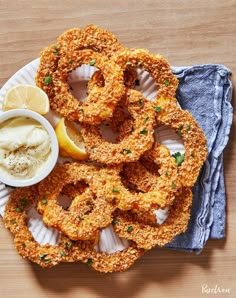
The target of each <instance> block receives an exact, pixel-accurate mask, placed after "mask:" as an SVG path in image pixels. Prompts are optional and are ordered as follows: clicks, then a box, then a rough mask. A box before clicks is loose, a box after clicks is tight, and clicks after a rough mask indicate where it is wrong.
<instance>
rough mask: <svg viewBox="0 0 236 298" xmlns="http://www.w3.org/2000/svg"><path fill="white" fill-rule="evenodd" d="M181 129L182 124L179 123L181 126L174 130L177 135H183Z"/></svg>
mask: <svg viewBox="0 0 236 298" xmlns="http://www.w3.org/2000/svg"><path fill="white" fill-rule="evenodd" d="M182 129H183V125H181V126H180V127H179V128H178V130H177V131H176V133H177V135H179V136H180V137H182V136H183V133H182Z"/></svg>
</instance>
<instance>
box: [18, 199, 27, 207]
mask: <svg viewBox="0 0 236 298" xmlns="http://www.w3.org/2000/svg"><path fill="white" fill-rule="evenodd" d="M20 202H21V205H23V206H26V205H27V203H28V200H27V199H26V198H23V199H21V200H20Z"/></svg>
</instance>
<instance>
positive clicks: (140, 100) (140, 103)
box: [138, 98, 143, 106]
mask: <svg viewBox="0 0 236 298" xmlns="http://www.w3.org/2000/svg"><path fill="white" fill-rule="evenodd" d="M138 103H139V105H140V106H142V105H143V100H142V98H139V100H138Z"/></svg>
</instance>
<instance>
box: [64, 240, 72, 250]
mask: <svg viewBox="0 0 236 298" xmlns="http://www.w3.org/2000/svg"><path fill="white" fill-rule="evenodd" d="M72 246H73V243H72V242H67V243H66V248H67V249H68V250H70V249H71V247H72Z"/></svg>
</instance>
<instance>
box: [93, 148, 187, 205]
mask: <svg viewBox="0 0 236 298" xmlns="http://www.w3.org/2000/svg"><path fill="white" fill-rule="evenodd" d="M155 162H157V163H159V164H160V170H159V173H160V176H159V177H158V179H157V180H156V183H155V184H154V185H153V186H152V187H151V189H150V190H149V191H148V192H145V193H142V192H139V193H136V192H131V191H130V190H129V189H127V188H126V187H125V185H124V184H123V183H122V177H121V175H120V173H121V172H122V166H117V167H114V166H113V167H108V166H107V167H105V168H102V169H100V170H99V171H98V172H97V173H95V178H94V179H93V182H92V184H91V186H92V188H95V189H96V194H97V197H103V198H105V199H106V200H107V201H108V202H113V204H116V206H117V208H118V209H120V210H125V211H127V210H135V211H136V210H139V211H149V210H155V209H158V208H164V207H166V206H168V205H170V204H172V203H173V201H174V199H175V195H176V194H177V193H178V191H179V189H180V187H181V184H180V182H179V178H178V175H177V165H176V163H175V160H174V159H173V158H172V157H171V156H170V153H169V150H168V149H167V148H165V147H164V146H161V145H156V147H155ZM133 170H134V171H135V169H134V168H133ZM166 173H168V175H166ZM136 174H137V173H136ZM129 175H130V176H131V177H132V172H131V173H130V174H129ZM138 177H139V179H142V178H141V176H140V175H139V176H138ZM131 181H132V182H133V183H134V184H135V183H138V182H137V181H136V180H135V177H133V180H131Z"/></svg>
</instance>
